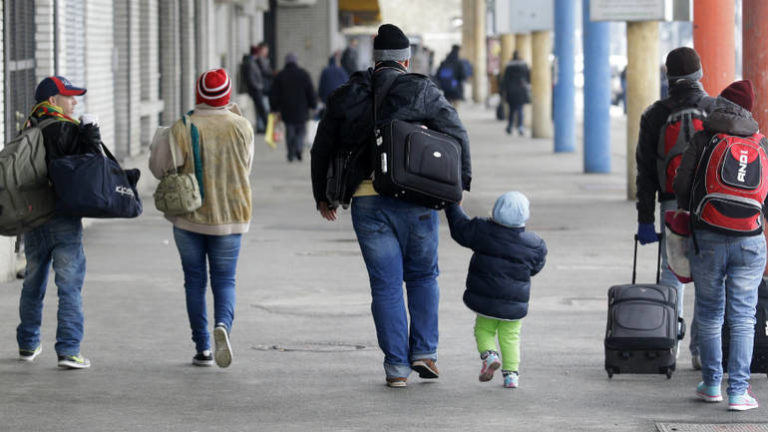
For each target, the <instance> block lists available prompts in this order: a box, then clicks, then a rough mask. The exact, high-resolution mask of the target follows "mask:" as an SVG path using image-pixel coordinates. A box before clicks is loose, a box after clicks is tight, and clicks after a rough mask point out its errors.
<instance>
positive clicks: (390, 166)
mask: <svg viewBox="0 0 768 432" xmlns="http://www.w3.org/2000/svg"><path fill="white" fill-rule="evenodd" d="M393 82H394V79H391V80H390V81H389V82H387V83H386V85H385V86H384V87H383V88H382V89H383V90H382V95H381V100H380V101H379V102H378V103H377V98H376V86H375V85H373V89H374V91H373V125H374V136H375V141H374V142H375V150H374V154H375V161H374V170H373V188H374V189H375V190H376V192H378V193H379V194H380V195H384V196H391V197H395V198H398V199H402V200H404V201H408V202H411V203H414V204H419V205H423V206H425V207H431V208H434V209H438V210H439V209H442V208H445V207H446V206H447V205H449V204H451V203H457V202H459V201H461V195H462V187H461V186H462V185H461V147H460V146H459V144H458V143H457V142H456V140H455V139H454V138H453V137H450V136H448V135H445V134H442V133H439V132H435V131H433V130H429V129H427V128H426V127H423V126H421V125H418V124H413V123H408V122H406V121H402V120H390V121H387V122H386V123H385V124H384V125H382V126H381V127H379V125H378V123H377V120H378V118H377V111H378V110H379V109H380V108H381V106H382V102H383V101H384V99H386V96H387V93H388V92H389V89H390V87H391V86H392V83H393Z"/></svg>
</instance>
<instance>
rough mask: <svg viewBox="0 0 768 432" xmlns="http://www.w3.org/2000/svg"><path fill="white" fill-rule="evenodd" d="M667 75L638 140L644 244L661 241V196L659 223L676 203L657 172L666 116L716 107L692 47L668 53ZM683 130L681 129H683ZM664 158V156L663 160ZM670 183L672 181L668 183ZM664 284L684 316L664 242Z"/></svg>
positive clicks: (693, 346) (694, 348) (694, 343)
mask: <svg viewBox="0 0 768 432" xmlns="http://www.w3.org/2000/svg"><path fill="white" fill-rule="evenodd" d="M666 66H667V77H668V79H669V83H670V88H669V96H668V97H667V98H666V99H662V100H659V101H656V102H655V103H654V104H653V105H651V106H650V107H648V109H646V110H645V112H644V113H643V116H642V118H641V119H640V138H639V140H638V143H637V151H636V155H635V156H636V160H637V222H638V228H637V237H638V240H639V241H640V243H641V244H648V243H653V242H656V241H658V236H657V235H656V227H655V224H654V220H655V218H654V212H655V210H656V199H657V196H658V200H659V207H660V216H659V219H660V224H661V226H662V227H663V226H664V225H663V224H664V213H665V212H666V211H667V210H675V209H676V208H677V203H676V201H675V194H674V193H673V192H672V191H671V190H669V189H668V188H667V185H662V184H661V182H660V179H659V174H658V165H657V164H659V163H660V161H663V155H661V154H659V140H660V137H661V134H663V133H664V132H665V129H666V123H667V118H668V117H669V115H670V114H672V113H675V112H678V111H680V110H682V109H686V108H696V109H698V110H699V111H700V112H701V113H702V114H703V115H706V114H708V113H709V112H710V111H711V110H712V109H713V107H714V99H713V98H711V97H710V96H708V95H707V93H706V92H705V91H704V89H703V87H702V86H701V83H700V82H699V80H700V79H701V77H702V70H701V60H700V59H699V55H698V54H697V53H696V51H694V50H693V49H692V48H688V47H681V48H676V49H674V50H672V51H670V52H669V54H668V55H667V61H666ZM681 133H682V132H681ZM660 158H661V159H660ZM667 183H669V184H670V185H671V179H670V182H667ZM661 253H662V256H661V259H662V263H661V267H662V270H661V281H660V282H661V283H662V284H664V285H668V286H671V287H674V288H675V289H676V290H677V313H678V316H680V317H682V316H683V294H684V292H685V285H683V284H682V283H681V282H680V281H679V280H678V279H677V277H676V276H675V275H674V273H672V271H671V270H670V269H669V267H668V266H667V250H666V247H665V245H662V250H661ZM689 334H690V335H691V337H690V350H691V357H692V364H693V367H694V368H695V369H700V368H701V365H700V361H699V355H698V353H699V352H698V351H699V349H698V340H697V337H696V327H695V322H694V321H692V322H691V330H690V331H689Z"/></svg>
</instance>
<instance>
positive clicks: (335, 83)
mask: <svg viewBox="0 0 768 432" xmlns="http://www.w3.org/2000/svg"><path fill="white" fill-rule="evenodd" d="M338 57H339V53H338V52H336V53H334V54H333V55H332V56H330V57H329V58H328V66H326V67H325V68H324V69H323V71H322V72H321V73H320V83H319V84H318V90H317V92H318V95H319V96H320V100H321V101H322V102H323V104H324V105H326V104H328V96H330V95H331V92H333V91H334V90H336V89H337V88H339V87H341V85H342V84H344V83H345V82H347V80H348V79H349V75H347V71H345V70H344V68H342V67H341V66H338V65H337V64H336V60H337V58H338Z"/></svg>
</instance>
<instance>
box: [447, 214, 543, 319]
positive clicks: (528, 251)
mask: <svg viewBox="0 0 768 432" xmlns="http://www.w3.org/2000/svg"><path fill="white" fill-rule="evenodd" d="M445 213H446V215H447V216H448V223H449V224H450V227H451V237H453V239H454V240H456V242H457V243H459V244H460V245H462V246H465V247H468V248H470V249H472V250H473V251H474V252H475V253H474V255H472V260H471V261H470V263H469V274H468V275H467V290H466V291H465V292H464V303H465V304H466V305H467V307H468V308H470V309H472V310H473V311H474V312H476V313H478V314H481V315H484V316H487V317H490V318H497V319H502V320H517V319H520V318H523V317H524V316H526V315H527V314H528V299H529V298H530V294H531V276H533V275H535V274H536V273H538V272H539V271H540V270H541V269H542V268H543V267H544V262H545V257H546V255H547V246H546V244H545V243H544V240H542V239H541V237H539V236H537V235H536V234H534V233H532V232H526V231H525V227H522V228H510V227H506V226H503V225H499V224H498V223H496V222H494V221H493V220H491V219H485V218H473V219H470V218H469V217H468V216H467V215H466V214H465V213H464V210H462V208H461V207H460V206H458V205H452V206H449V207H448V208H446V210H445Z"/></svg>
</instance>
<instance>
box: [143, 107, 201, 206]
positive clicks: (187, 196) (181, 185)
mask: <svg viewBox="0 0 768 432" xmlns="http://www.w3.org/2000/svg"><path fill="white" fill-rule="evenodd" d="M190 123H191V122H190ZM165 129H166V130H159V131H158V133H166V132H167V133H168V138H169V141H168V143H169V145H170V151H171V160H173V172H171V173H168V174H166V175H165V176H164V177H163V178H162V179H161V180H160V184H158V185H157V189H156V190H155V193H154V195H153V196H154V197H155V207H157V209H158V210H160V211H161V212H163V213H165V214H166V215H171V216H177V215H182V214H186V213H190V212H193V211H195V210H197V209H199V208H200V207H202V205H203V198H202V195H201V193H200V184H199V183H198V182H197V177H196V176H195V173H194V172H192V173H187V174H179V172H178V169H177V167H176V156H175V151H174V147H175V139H174V137H173V132H171V130H170V129H171V128H170V127H169V128H165ZM195 144H197V143H196V142H193V145H195Z"/></svg>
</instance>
